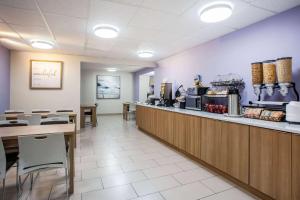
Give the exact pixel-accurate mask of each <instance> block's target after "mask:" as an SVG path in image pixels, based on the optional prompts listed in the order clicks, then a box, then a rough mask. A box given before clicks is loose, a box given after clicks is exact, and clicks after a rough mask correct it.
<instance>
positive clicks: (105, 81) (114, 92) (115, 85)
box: [96, 75, 121, 99]
mask: <svg viewBox="0 0 300 200" xmlns="http://www.w3.org/2000/svg"><path fill="white" fill-rule="evenodd" d="M96 80H97V91H96V96H97V99H120V89H121V87H120V76H110V75H97V77H96Z"/></svg>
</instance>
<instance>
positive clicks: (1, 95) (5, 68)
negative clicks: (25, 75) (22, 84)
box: [0, 45, 10, 113]
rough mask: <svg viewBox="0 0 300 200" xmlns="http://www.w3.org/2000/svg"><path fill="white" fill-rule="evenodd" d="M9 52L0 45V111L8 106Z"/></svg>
mask: <svg viewBox="0 0 300 200" xmlns="http://www.w3.org/2000/svg"><path fill="white" fill-rule="evenodd" d="M9 63H10V52H9V50H8V49H6V48H5V47H3V46H1V45H0V113H3V112H4V111H5V110H7V109H8V108H9V99H10V66H9Z"/></svg>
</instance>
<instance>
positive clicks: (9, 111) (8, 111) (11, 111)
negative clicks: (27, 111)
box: [4, 110, 24, 114]
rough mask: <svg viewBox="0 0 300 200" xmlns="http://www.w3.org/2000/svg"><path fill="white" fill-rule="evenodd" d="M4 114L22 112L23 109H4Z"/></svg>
mask: <svg viewBox="0 0 300 200" xmlns="http://www.w3.org/2000/svg"><path fill="white" fill-rule="evenodd" d="M4 113H5V114H24V111H23V110H6V111H5V112H4Z"/></svg>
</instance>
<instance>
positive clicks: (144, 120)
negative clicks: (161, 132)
mask: <svg viewBox="0 0 300 200" xmlns="http://www.w3.org/2000/svg"><path fill="white" fill-rule="evenodd" d="M136 112H137V121H136V123H137V125H138V127H139V128H141V129H143V130H144V131H146V132H148V133H151V134H155V126H156V124H155V117H156V115H155V113H156V109H152V108H147V107H143V106H137V107H136Z"/></svg>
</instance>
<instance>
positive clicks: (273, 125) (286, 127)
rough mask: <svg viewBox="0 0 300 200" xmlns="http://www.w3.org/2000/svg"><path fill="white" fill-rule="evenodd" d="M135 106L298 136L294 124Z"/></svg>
mask: <svg viewBox="0 0 300 200" xmlns="http://www.w3.org/2000/svg"><path fill="white" fill-rule="evenodd" d="M137 105H140V106H145V107H149V108H155V109H160V110H165V111H170V112H176V113H182V114H187V115H193V116H199V117H205V118H210V119H216V120H221V121H227V122H233V123H238V124H245V125H250V126H257V127H261V128H267V129H273V130H278V131H284V132H289V133H296V134H300V125H296V124H289V123H287V122H271V121H264V120H259V119H249V118H243V117H239V118H234V117H226V116H224V115H223V114H216V113H208V112H204V111H194V110H186V109H180V108H174V107H159V106H153V105H147V104H142V103H138V104H137Z"/></svg>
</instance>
